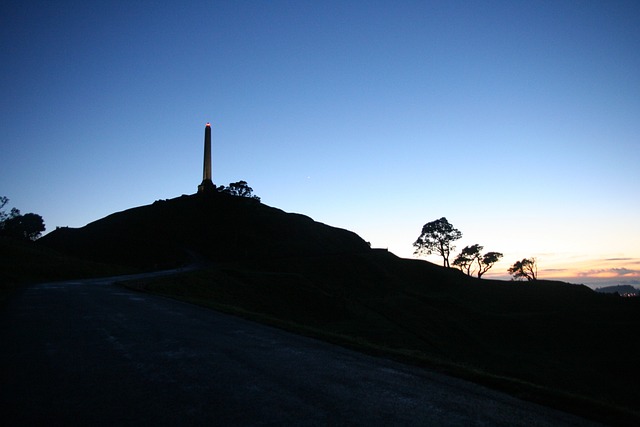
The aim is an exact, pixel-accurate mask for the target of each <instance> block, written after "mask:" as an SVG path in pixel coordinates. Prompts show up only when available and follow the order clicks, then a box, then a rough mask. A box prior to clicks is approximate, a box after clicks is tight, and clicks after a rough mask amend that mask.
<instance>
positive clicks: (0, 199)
mask: <svg viewBox="0 0 640 427" xmlns="http://www.w3.org/2000/svg"><path fill="white" fill-rule="evenodd" d="M7 203H9V198H8V197H6V196H0V236H7V237H14V238H19V239H28V240H36V239H37V238H38V237H40V235H41V234H42V232H43V231H44V230H45V227H44V221H43V220H42V217H41V216H40V215H37V214H34V213H28V214H24V215H20V210H19V209H16V208H12V209H11V211H10V212H9V213H6V212H5V211H3V210H2V208H4V207H5V206H6V205H7Z"/></svg>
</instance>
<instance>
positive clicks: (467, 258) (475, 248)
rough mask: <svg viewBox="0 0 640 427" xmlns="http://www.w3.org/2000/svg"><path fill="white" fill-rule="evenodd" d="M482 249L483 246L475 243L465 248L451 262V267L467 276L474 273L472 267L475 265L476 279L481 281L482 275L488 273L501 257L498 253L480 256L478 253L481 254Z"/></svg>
mask: <svg viewBox="0 0 640 427" xmlns="http://www.w3.org/2000/svg"><path fill="white" fill-rule="evenodd" d="M482 249H483V246H480V245H479V244H477V243H476V244H475V245H471V246H465V247H464V249H462V251H461V252H460V253H459V254H458V256H457V257H456V258H455V259H454V260H453V265H455V266H456V267H458V268H460V270H462V271H463V272H465V273H467V274H468V275H469V276H471V275H472V274H473V273H475V272H476V270H475V268H474V267H475V266H476V265H477V267H478V269H477V272H478V279H481V278H482V275H483V274H484V273H486V272H487V271H489V270H490V269H491V267H493V265H494V264H495V263H496V262H498V261H499V260H500V258H502V256H503V255H502V254H501V253H500V252H487V253H486V254H484V255H481V254H480V252H482ZM472 269H473V270H472Z"/></svg>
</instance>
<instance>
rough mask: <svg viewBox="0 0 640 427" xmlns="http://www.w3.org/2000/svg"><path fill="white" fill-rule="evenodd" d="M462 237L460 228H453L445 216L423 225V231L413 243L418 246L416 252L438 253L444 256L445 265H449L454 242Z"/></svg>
mask: <svg viewBox="0 0 640 427" xmlns="http://www.w3.org/2000/svg"><path fill="white" fill-rule="evenodd" d="M461 237H462V233H461V232H460V230H457V229H455V228H453V225H451V224H450V223H449V221H447V218H445V217H442V218H440V219H437V220H435V221H431V222H428V223H426V224H425V225H424V226H423V227H422V233H421V234H420V236H419V237H418V239H417V240H416V241H415V242H414V243H413V246H415V247H416V250H415V252H414V254H415V255H423V254H424V255H430V254H432V253H437V254H438V255H440V256H441V257H442V259H443V265H444V266H445V267H449V254H450V253H451V251H452V250H454V249H455V246H453V245H452V243H453V242H454V241H456V240H458V239H460V238H461Z"/></svg>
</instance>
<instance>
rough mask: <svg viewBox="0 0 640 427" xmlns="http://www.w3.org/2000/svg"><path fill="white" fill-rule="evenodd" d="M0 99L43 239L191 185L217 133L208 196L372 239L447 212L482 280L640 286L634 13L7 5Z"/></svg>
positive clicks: (589, 6) (389, 242)
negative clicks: (485, 259)
mask: <svg viewBox="0 0 640 427" xmlns="http://www.w3.org/2000/svg"><path fill="white" fill-rule="evenodd" d="M0 91H1V92H0V93H1V94H2V102H1V105H0V108H1V114H0V130H1V132H0V149H1V151H0V155H1V157H0V158H1V159H2V161H1V162H0V163H1V165H2V167H1V168H0V195H4V196H7V197H9V199H10V203H9V207H14V206H15V207H17V208H19V209H20V210H21V211H22V212H23V213H27V212H35V213H38V214H40V215H42V216H43V218H44V220H45V223H46V225H47V230H48V231H51V230H53V229H55V227H56V226H71V227H80V226H83V225H85V224H87V223H89V222H91V221H94V220H97V219H99V218H101V217H104V216H106V215H108V214H110V213H113V212H116V211H121V210H124V209H127V208H131V207H135V206H140V205H145V204H149V203H152V202H153V201H155V200H157V199H167V198H173V197H177V196H180V195H181V194H191V193H194V192H195V191H196V190H197V185H198V184H199V183H200V181H201V179H202V151H203V149H202V144H203V133H204V124H205V123H206V122H207V121H210V122H211V123H212V129H213V181H214V183H216V184H218V185H221V184H225V185H226V184H228V183H230V182H234V181H238V180H241V179H244V180H246V181H248V183H249V185H250V186H251V187H253V189H254V190H255V193H256V194H257V195H259V196H260V197H261V198H262V201H263V202H264V203H266V204H268V205H271V206H275V207H278V208H281V209H283V210H285V211H288V212H299V213H303V214H306V215H308V216H310V217H312V218H314V219H315V220H317V221H321V222H324V223H327V224H330V225H333V226H337V227H341V228H347V229H350V230H352V231H355V232H356V233H358V234H359V235H360V236H362V237H363V238H364V239H365V240H367V241H369V242H371V244H372V246H374V247H383V248H388V249H389V250H391V251H392V252H394V253H395V254H397V255H399V256H403V257H412V253H413V247H412V243H413V242H414V241H415V239H416V238H417V237H418V235H419V234H420V231H421V228H422V226H423V225H424V224H425V223H426V222H429V221H432V220H435V219H438V218H440V217H443V216H444V217H446V218H447V219H448V220H449V221H450V222H451V223H452V224H453V225H454V226H455V227H457V228H458V229H460V230H461V231H462V233H463V238H462V239H461V240H460V241H459V242H458V245H457V247H458V250H459V249H461V248H462V247H464V246H465V245H470V244H473V243H479V244H481V245H484V247H485V250H486V251H499V252H503V253H504V255H505V258H504V261H503V262H501V263H500V264H498V265H496V266H495V267H494V269H493V270H491V271H490V273H492V274H489V273H487V275H486V276H485V277H489V276H493V277H505V278H508V275H507V274H506V269H507V268H508V266H509V265H511V264H512V263H513V262H515V261H517V260H519V259H521V258H524V257H530V256H535V257H537V259H538V264H539V276H540V278H561V279H563V280H568V281H571V282H574V283H587V284H590V283H607V284H618V283H632V284H640V243H639V242H640V221H639V220H640V189H639V183H640V3H638V2H637V1H628V2H619V1H556V0H554V1H517V0H508V1H461V2H456V1H438V2H430V1H415V2H414V1H399V2H395V1H393V2H392V1H385V2H376V1H348V0H342V1H335V2H334V1H305V0H293V1H247V2H243V1H199V2H198V1H185V2H159V1H139V2H137V1H136V2H131V1H113V0H108V1H86V0H83V1H55V2H54V1H29V0H26V1H9V2H3V3H2V6H0ZM429 260H431V261H433V262H437V263H440V262H441V260H440V259H438V258H437V257H435V256H434V257H429Z"/></svg>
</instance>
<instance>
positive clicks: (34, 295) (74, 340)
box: [0, 280, 595, 426]
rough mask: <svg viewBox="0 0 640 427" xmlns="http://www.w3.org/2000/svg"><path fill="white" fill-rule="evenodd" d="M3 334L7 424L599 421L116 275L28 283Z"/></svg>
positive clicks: (6, 314)
mask: <svg viewBox="0 0 640 427" xmlns="http://www.w3.org/2000/svg"><path fill="white" fill-rule="evenodd" d="M0 343H2V351H1V354H0V369H1V371H2V374H1V381H0V407H1V408H0V409H1V411H2V414H3V415H2V419H3V425H9V426H14V425H16V426H17V425H140V424H144V425H205V424H207V425H420V426H425V425H429V426H473V425H477V426H485V425H486V426H501V425H502V426H518V425H519V426H585V425H595V424H593V423H590V422H588V421H586V420H583V419H580V418H577V417H574V416H572V415H568V414H565V413H562V412H558V411H555V410H551V409H548V408H545V407H542V406H538V405H535V404H531V403H528V402H524V401H521V400H518V399H515V398H512V397H510V396H508V395H505V394H502V393H498V392H495V391H491V390H489V389H486V388H483V387H480V386H477V385H474V384H471V383H468V382H465V381H461V380H457V379H453V378H450V377H446V376H444V375H441V374H437V373H434V372H431V371H428V370H424V369H419V368H415V367H411V366H406V365H403V364H400V363H396V362H392V361H389V360H386V359H379V358H374V357H371V356H366V355H362V354H359V353H355V352H352V351H349V350H345V349H343V348H341V347H336V346H333V345H330V344H325V343H322V342H319V341H316V340H313V339H309V338H305V337H300V336H296V335H292V334H289V333H286V332H283V331H280V330H277V329H273V328H270V327H267V326H263V325H260V324H257V323H253V322H249V321H246V320H242V319H239V318H236V317H232V316H227V315H223V314H220V313H217V312H215V311H211V310H207V309H203V308H199V307H196V306H192V305H189V304H184V303H180V302H176V301H173V300H169V299H164V298H161V297H155V296H151V295H146V294H140V293H135V292H132V291H128V290H125V289H123V288H120V287H118V286H115V285H112V284H110V283H109V281H105V280H102V281H100V280H97V281H96V280H93V281H92V280H86V281H82V282H80V281H76V282H60V283H51V284H43V285H36V286H31V287H28V288H26V289H25V290H24V291H22V292H21V293H20V294H19V295H17V296H15V297H14V298H12V299H11V300H9V301H8V303H7V305H6V307H5V308H4V309H3V310H2V312H1V313H0Z"/></svg>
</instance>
